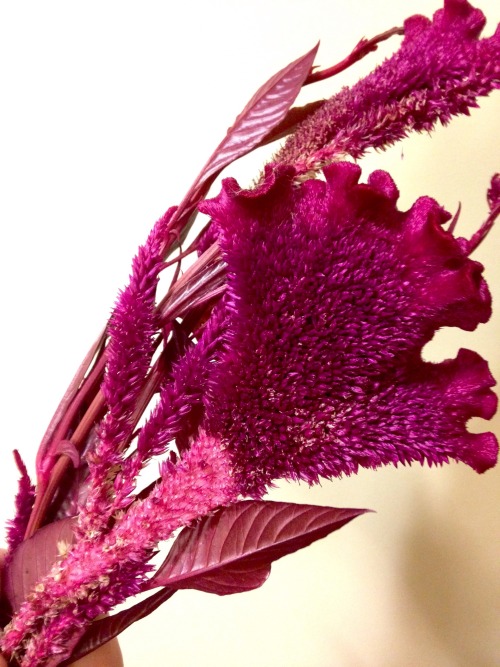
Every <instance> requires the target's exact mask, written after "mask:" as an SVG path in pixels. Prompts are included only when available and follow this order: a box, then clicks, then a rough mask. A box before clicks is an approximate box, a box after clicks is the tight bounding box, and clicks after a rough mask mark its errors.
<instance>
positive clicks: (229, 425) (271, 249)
mask: <svg viewBox="0 0 500 667" xmlns="http://www.w3.org/2000/svg"><path fill="white" fill-rule="evenodd" d="M293 175H294V172H293V170H290V169H283V168H281V169H278V170H277V171H273V170H272V168H268V171H267V172H266V180H265V183H264V184H263V185H262V186H261V187H260V188H259V189H257V190H246V191H245V190H243V191H242V190H241V189H240V188H239V187H238V185H237V183H236V182H235V181H234V180H233V179H227V180H226V181H225V182H224V185H223V190H222V193H221V194H220V195H219V197H218V198H217V199H215V200H212V201H211V202H207V203H205V204H203V210H204V211H205V212H207V213H209V214H210V215H211V216H212V217H213V220H214V222H215V224H216V226H217V229H218V230H219V235H220V236H219V242H220V244H221V247H222V250H223V254H224V258H225V261H226V262H227V265H228V295H227V297H226V307H227V312H228V324H227V326H228V332H227V334H226V351H225V353H224V355H223V356H222V359H221V360H220V363H219V365H218V366H217V369H216V371H215V374H214V376H213V378H212V385H211V391H210V393H209V395H208V398H207V401H206V408H207V423H208V430H209V431H210V432H211V433H212V434H214V435H215V434H219V435H220V436H221V438H222V442H223V444H224V446H226V447H227V448H228V450H229V452H230V453H231V455H232V457H233V464H234V466H235V469H236V472H237V478H238V482H239V485H240V488H241V490H242V492H243V493H249V494H252V495H261V494H263V493H264V492H265V490H266V488H267V486H268V485H269V484H270V483H271V482H272V481H273V480H275V479H278V478H283V477H285V478H291V479H304V480H307V481H308V482H315V481H317V480H318V478H319V477H331V476H338V475H341V474H350V473H353V472H356V471H357V470H358V467H359V466H363V467H369V468H375V467H377V466H380V465H384V464H387V463H393V464H398V463H403V464H404V463H410V462H412V461H419V462H424V461H427V462H428V463H429V464H431V465H432V464H438V463H444V462H447V461H448V460H449V459H456V460H458V461H463V462H465V463H467V464H468V465H470V466H472V467H473V468H474V469H475V470H477V471H478V472H483V471H484V470H486V469H488V468H489V467H491V466H492V465H494V464H495V462H496V457H497V451H498V445H497V441H496V438H495V436H494V435H493V434H492V433H482V434H471V433H469V432H468V431H467V430H466V422H467V420H468V419H470V418H471V417H473V416H480V417H483V418H486V419H489V418H490V417H492V416H493V414H494V412H495V409H496V397H495V395H494V394H493V392H492V391H491V389H490V387H492V386H493V385H494V381H493V379H492V377H491V375H490V373H489V371H488V367H487V364H486V362H485V361H484V360H483V359H481V358H480V357H479V355H477V354H476V353H474V352H471V351H469V350H461V351H460V352H459V354H458V356H457V357H456V358H455V359H451V360H447V361H444V362H442V363H439V364H432V363H426V362H424V361H423V360H422V357H421V352H422V348H423V346H424V345H425V344H426V343H427V342H428V341H429V340H430V339H431V338H432V336H433V334H434V332H435V331H436V330H437V329H438V328H440V327H443V326H456V327H460V328H462V329H466V330H472V329H474V328H475V327H476V326H477V325H478V324H479V323H480V322H486V321H487V320H488V318H489V316H490V307H491V304H490V295H489V291H488V288H487V286H486V283H485V281H484V279H483V277H482V270H483V267H482V266H481V265H480V264H479V263H478V262H474V261H473V260H471V259H469V257H468V242H467V241H466V240H465V239H460V238H458V239H457V238H454V236H453V235H452V234H451V233H450V232H448V231H446V230H445V228H444V227H443V225H444V223H445V222H446V221H447V220H449V219H450V215H449V214H448V213H446V212H445V211H444V210H443V209H442V208H441V207H440V206H439V205H438V204H437V203H436V202H435V201H434V200H432V199H430V198H427V197H422V198H421V199H419V200H418V201H417V202H416V203H415V204H414V205H413V206H412V208H411V209H410V210H409V211H406V212H402V211H399V210H398V209H397V208H396V202H397V199H398V191H397V189H396V186H395V185H394V182H393V181H392V179H391V178H390V176H389V175H388V174H387V173H385V172H381V171H377V172H374V173H373V174H371V176H370V177H369V179H368V183H367V184H366V185H365V184H360V183H358V179H359V177H360V168H359V167H357V166H356V165H354V164H351V163H347V162H344V163H337V164H334V165H332V166H330V167H328V168H326V169H325V177H326V182H323V181H318V180H309V181H307V182H305V183H303V184H302V185H300V186H298V187H297V186H296V185H295V184H294V183H293Z"/></svg>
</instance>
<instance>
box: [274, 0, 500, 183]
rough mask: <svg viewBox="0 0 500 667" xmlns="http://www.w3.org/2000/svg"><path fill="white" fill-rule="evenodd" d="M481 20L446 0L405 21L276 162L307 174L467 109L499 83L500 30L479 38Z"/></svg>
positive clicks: (458, 0)
mask: <svg viewBox="0 0 500 667" xmlns="http://www.w3.org/2000/svg"><path fill="white" fill-rule="evenodd" d="M484 24H485V18H484V15H483V13H482V12H481V11H480V10H479V9H474V8H473V7H472V6H471V5H470V4H469V3H468V2H467V1H466V0H446V1H445V4H444V9H441V10H439V11H437V12H436V13H435V15H434V17H433V20H432V22H431V21H429V19H427V18H425V17H423V16H412V17H411V18H409V19H407V20H406V21H405V24H404V34H405V37H404V40H403V42H402V44H401V47H400V49H399V50H398V51H397V52H396V53H395V54H394V55H393V56H392V57H391V58H389V59H388V60H386V61H385V62H384V63H383V64H382V65H380V66H379V67H378V68H376V69H375V70H374V71H373V72H372V73H371V74H369V75H368V76H367V77H365V78H364V79H362V80H361V81H359V82H358V83H357V84H356V85H354V86H352V87H351V88H344V89H342V90H341V91H340V92H339V93H337V94H336V95H334V96H333V97H332V98H331V99H329V100H327V101H326V102H325V103H324V104H323V105H322V106H321V107H320V108H319V109H318V111H316V113H314V114H313V115H311V116H310V117H309V118H307V119H306V120H305V121H304V122H303V123H302V125H300V126H299V128H298V130H297V131H296V132H295V133H294V134H293V135H292V136H291V137H290V138H289V139H288V141H287V142H286V144H285V146H284V147H283V148H282V149H281V150H280V151H279V152H278V154H277V155H276V157H275V161H276V163H278V164H291V165H293V166H294V167H295V168H296V169H297V170H298V171H299V172H300V173H307V172H308V171H311V170H317V169H319V168H321V167H322V166H324V165H325V164H328V163H330V162H332V161H333V160H339V159H342V158H343V157H344V156H345V155H351V156H352V157H354V158H359V157H361V156H362V155H363V154H364V153H365V152H366V151H367V150H368V149H370V148H379V149H383V148H385V147H387V146H390V145H391V144H393V143H395V142H396V141H399V140H400V139H402V138H404V137H405V136H406V135H407V134H408V133H409V132H411V131H413V130H416V131H417V132H423V131H429V130H431V129H432V128H433V127H434V126H435V124H436V123H437V122H438V121H440V122H441V123H443V124H446V123H448V122H449V121H450V120H451V117H452V116H455V115H459V114H468V113H469V109H470V108H472V107H475V106H477V102H476V100H477V98H478V97H480V96H484V95H488V94H489V93H490V92H491V91H492V90H494V89H495V88H498V87H499V86H500V28H497V31H496V32H495V34H494V35H492V36H491V37H489V38H487V39H479V35H480V33H481V30H482V28H483V27H484Z"/></svg>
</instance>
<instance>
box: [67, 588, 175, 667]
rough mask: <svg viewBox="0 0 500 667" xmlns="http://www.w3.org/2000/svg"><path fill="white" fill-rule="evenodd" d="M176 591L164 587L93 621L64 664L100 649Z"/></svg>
mask: <svg viewBox="0 0 500 667" xmlns="http://www.w3.org/2000/svg"><path fill="white" fill-rule="evenodd" d="M175 592H176V591H175V590H174V589H168V588H162V589H161V590H159V591H157V592H156V593H154V594H153V595H150V596H149V597H148V598H146V599H145V600H141V602H138V603H137V604H135V605H134V606H133V607H130V609H124V610H123V611H120V612H118V613H117V614H113V616H106V617H104V618H100V619H98V620H96V621H93V622H92V624H91V625H90V627H89V628H88V629H87V630H86V631H85V632H84V634H83V635H82V637H81V638H80V640H79V642H78V644H77V645H76V647H75V649H74V650H73V652H72V654H71V658H70V660H68V661H65V662H63V663H62V664H63V665H67V664H69V663H70V662H73V661H74V660H79V659H80V658H83V656H85V655H87V654H88V653H92V651H95V650H96V649H98V648H99V646H102V645H103V644H106V643H107V642H109V641H110V640H111V639H114V638H115V637H117V636H118V635H119V634H120V632H123V631H124V630H125V629H126V628H128V627H129V625H132V623H135V622H136V621H140V620H141V618H145V617H146V616H148V615H149V614H151V612H153V611H155V609H158V607H159V606H160V605H161V604H163V603H164V602H166V600H168V599H169V598H171V597H172V595H173V594H174V593H175Z"/></svg>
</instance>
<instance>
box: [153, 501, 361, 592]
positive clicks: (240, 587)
mask: <svg viewBox="0 0 500 667" xmlns="http://www.w3.org/2000/svg"><path fill="white" fill-rule="evenodd" d="M365 511H366V510H360V509H336V508H333V507H319V506H315V505H300V504H293V503H278V502H270V501H252V500H250V501H242V502H240V503H236V504H234V505H231V506H230V507H227V508H223V509H221V510H219V511H218V512H216V513H215V514H213V515H212V516H209V517H205V518H204V519H202V520H201V521H200V522H199V523H198V524H196V525H195V526H193V527H189V528H185V529H184V530H183V531H182V532H181V533H180V534H179V537H178V538H177V540H176V541H175V543H174V545H173V546H172V549H171V550H170V552H169V554H168V556H167V558H166V560H165V561H164V563H163V565H162V566H161V567H160V569H159V570H158V572H157V573H156V575H155V576H154V577H153V578H152V580H151V582H150V588H154V587H155V586H168V587H170V588H195V589H198V590H202V591H205V592H208V593H216V594H218V595H228V594H230V593H238V592H243V591H248V590H251V589H253V588H258V587H259V586H261V585H262V584H263V583H264V581H265V580H266V579H267V577H268V575H269V572H270V570H271V563H272V562H273V561H275V560H277V559H278V558H281V557H282V556H286V555H287V554H290V553H293V552H294V551H297V550H298V549H302V548H303V547H306V546H308V545H309V544H311V543H312V542H315V541H316V540H318V539H321V538H322V537H326V535H328V534H329V533H331V532H333V531H335V530H338V529H339V528H341V527H342V526H344V525H345V524H346V523H348V522H349V521H351V520H352V519H354V518H355V517H357V516H359V515H360V514H363V513H364V512H365Z"/></svg>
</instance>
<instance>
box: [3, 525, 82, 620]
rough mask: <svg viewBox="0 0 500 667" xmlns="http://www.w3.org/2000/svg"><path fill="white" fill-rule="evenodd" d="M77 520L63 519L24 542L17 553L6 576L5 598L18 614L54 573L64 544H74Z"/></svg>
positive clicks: (10, 562)
mask: <svg viewBox="0 0 500 667" xmlns="http://www.w3.org/2000/svg"><path fill="white" fill-rule="evenodd" d="M74 523H75V520H74V519H61V521H55V522H54V523H50V524H49V525H47V526H44V527H43V528H40V530H37V532H36V533H35V534H34V535H33V537H30V539H29V540H26V541H25V542H21V544H20V545H19V546H18V547H17V549H16V550H15V551H14V553H13V555H12V558H11V559H10V561H9V563H8V565H7V567H6V569H5V572H4V586H5V595H6V597H7V599H8V601H9V603H10V605H11V607H12V609H13V610H14V611H16V610H17V609H19V607H20V606H21V603H22V602H23V601H24V600H25V599H26V597H27V595H28V594H29V593H30V591H31V590H32V589H33V588H34V586H35V585H36V584H37V583H38V582H39V581H40V580H41V579H42V578H43V577H44V576H45V575H46V574H48V572H49V571H50V569H51V568H52V565H53V564H54V562H55V561H56V559H57V558H59V557H60V548H61V546H62V543H66V544H71V542H73V540H74V535H73V526H74Z"/></svg>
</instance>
